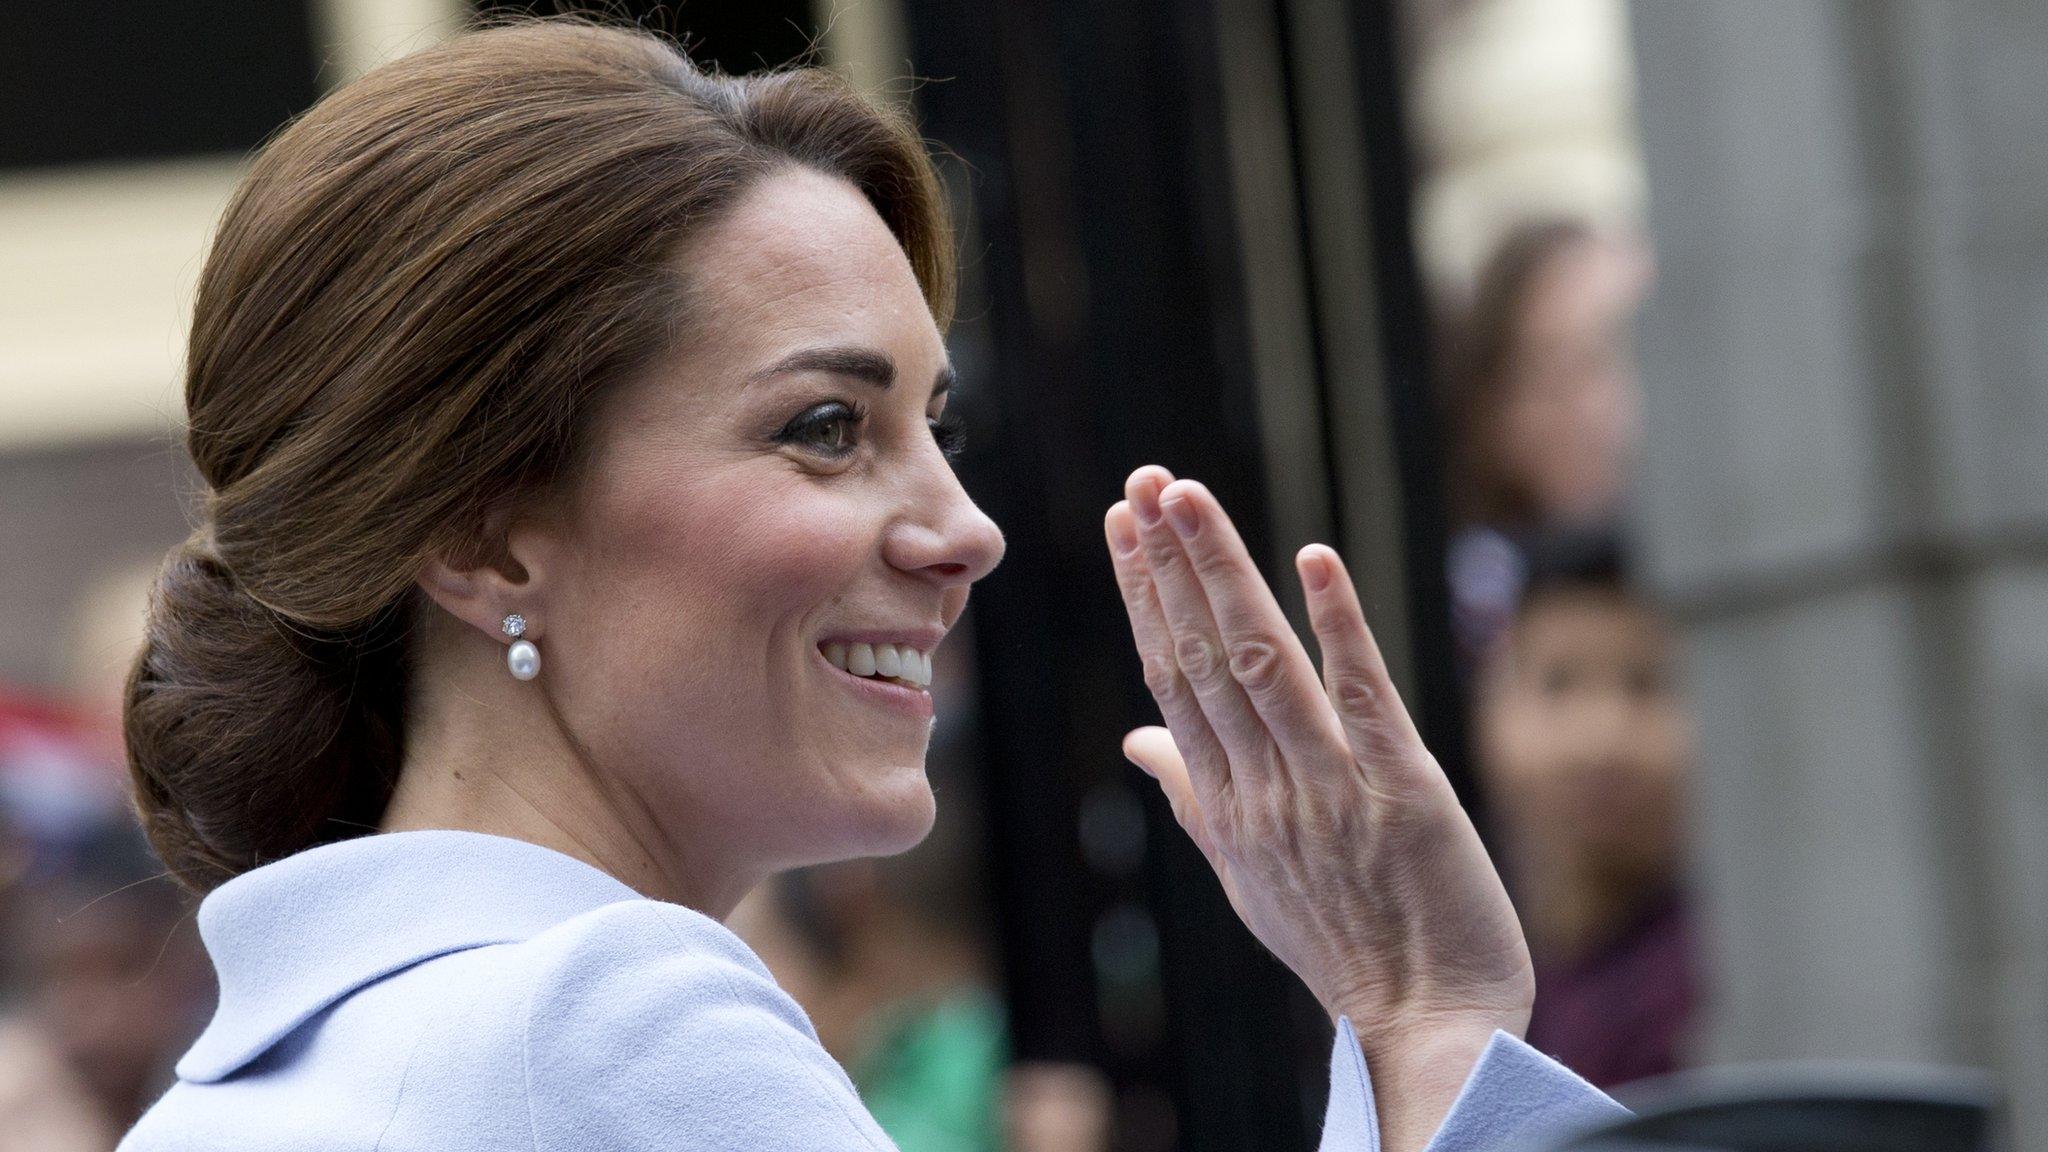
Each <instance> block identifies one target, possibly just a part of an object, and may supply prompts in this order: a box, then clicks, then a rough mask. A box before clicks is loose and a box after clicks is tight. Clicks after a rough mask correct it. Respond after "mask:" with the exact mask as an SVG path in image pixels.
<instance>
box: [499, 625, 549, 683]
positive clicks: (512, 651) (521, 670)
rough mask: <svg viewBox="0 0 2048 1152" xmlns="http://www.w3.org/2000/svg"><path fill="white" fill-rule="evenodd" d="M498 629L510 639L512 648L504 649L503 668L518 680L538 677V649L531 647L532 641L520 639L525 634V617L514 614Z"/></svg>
mask: <svg viewBox="0 0 2048 1152" xmlns="http://www.w3.org/2000/svg"><path fill="white" fill-rule="evenodd" d="M498 627H500V628H501V629H503V630H504V632H505V635H507V636H510V637H512V646H511V647H510V648H507V649H505V667H506V668H507V669H509V670H510V671H511V673H512V675H513V676H514V677H515V678H517V679H520V680H531V679H533V678H534V677H535V676H538V675H540V649H538V648H536V647H534V646H533V641H531V640H522V639H520V637H521V636H524V635H525V634H526V617H524V616H521V615H520V614H519V613H517V612H514V613H512V614H511V615H509V616H507V617H505V622H504V623H503V624H500V625H499V626H498Z"/></svg>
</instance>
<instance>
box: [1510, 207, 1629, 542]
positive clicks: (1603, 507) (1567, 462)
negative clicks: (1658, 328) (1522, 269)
mask: <svg viewBox="0 0 2048 1152" xmlns="http://www.w3.org/2000/svg"><path fill="white" fill-rule="evenodd" d="M1649 275H1650V273H1649V260H1648V258H1647V256H1646V255H1645V254H1644V253H1643V252H1642V251H1641V250H1640V249H1639V248H1637V247H1635V246H1634V245H1632V244H1628V243H1623V242H1621V241H1612V240H1606V239H1598V240H1587V241H1581V242H1578V243H1573V244H1570V245H1568V246H1566V247H1565V248H1563V249H1560V250H1559V251H1558V252H1556V253H1555V254H1554V255H1552V256H1551V257H1550V258H1549V259H1548V260H1546V261H1545V262H1544V264H1543V267H1542V268H1541V269H1540V270H1538V271H1537V272H1536V273H1535V275H1534V277H1533V278H1532V280H1531V282H1530V284H1529V288H1528V292H1527V295H1526V297H1525V299H1524V301H1523V304H1522V307H1521V309H1520V313H1519V315H1518V316H1517V317H1516V318H1515V335H1514V348H1515V355H1514V357H1513V360H1512V363H1511V364H1510V365H1509V367H1508V370H1507V374H1506V379H1504V380H1503V381H1502V384H1503V395H1502V402H1501V408H1500V412H1499V429H1498V431H1499V442H1498V443H1497V444H1496V445H1495V446H1494V450H1495V452H1496V454H1497V455H1498V456H1499V457H1500V458H1501V460H1502V461H1503V463H1504V466H1505V467H1506V468H1507V470H1508V472H1509V474H1510V475H1511V476H1513V477H1514V478H1515V479H1516V481H1517V482H1519V483H1520V484H1521V486H1522V487H1523V489H1524V492H1525V494H1526V496H1527V497H1528V499H1529V500H1530V501H1532V502H1533V503H1534V504H1535V511H1536V512H1537V513H1538V514H1539V515H1541V516H1542V517H1543V518H1545V519H1560V520H1598V519H1601V518H1603V517H1606V516H1609V515H1612V514H1613V512H1614V509H1615V507H1616V506H1617V505H1618V504H1619V503H1620V502H1621V499H1622V495H1623V491H1624V489H1625V488H1626V487H1627V483H1628V474H1629V469H1630V467H1631V465H1632V464H1633V462H1634V459H1633V458H1634V455H1635V452H1636V447H1637V441H1638V440H1639V439H1640V438H1641V430H1640V428H1639V426H1638V425H1639V422H1640V416H1639V409H1640V407H1641V403H1640V397H1639V395H1638V393H1639V391H1640V386H1639V384H1638V382H1637V380H1636V375H1635V361H1634V353H1633V351H1632V349H1631V340H1630V326H1631V325H1632V323H1633V322H1634V319H1635V313H1636V310H1637V308H1638V306H1639V305H1640V304H1641V302H1642V297H1643V293H1644V292H1645V291H1646V290H1647V288H1648V284H1649Z"/></svg>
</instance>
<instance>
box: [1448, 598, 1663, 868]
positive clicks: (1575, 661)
mask: <svg viewBox="0 0 2048 1152" xmlns="http://www.w3.org/2000/svg"><path fill="white" fill-rule="evenodd" d="M1672 661H1673V653H1672V641H1671V637H1670V634H1669V630H1668V629H1667V627H1666V625H1665V623H1664V621H1663V620H1662V619H1661V618H1660V617H1659V616H1658V615H1657V614H1656V613H1655V612H1654V611H1652V610H1651V609H1650V608H1649V607H1648V606H1647V605H1645V604H1643V603H1641V602H1639V601H1637V600H1635V599H1633V598H1631V597H1629V596H1628V595H1626V594H1625V593H1623V592H1621V591H1619V590H1612V589H1605V588H1599V587H1593V586H1586V587H1572V586H1564V587H1558V588H1553V589H1547V590H1543V591H1539V592H1537V593H1536V594H1535V595H1533V596H1532V597H1531V599H1530V601H1529V603H1528V604H1526V605H1525V606H1524V607H1523V610H1522V612H1521V615H1520V616H1519V618H1518V619H1517V620H1516V622H1515V624H1514V626H1513V628H1512V629H1511V631H1510V633H1509V635H1508V637H1507V639H1506V642H1505V643H1503V644H1502V645H1501V646H1500V647H1499V648H1498V649H1497V650H1496V651H1495V653H1494V656H1493V661H1492V663H1491V665H1490V666H1489V667H1488V668H1486V669H1485V670H1484V672H1483V674H1482V677H1481V683H1480V686H1479V691H1478V696H1477V700H1476V704H1477V709H1476V715H1475V736H1476V737H1477V742H1478V751H1479V752H1480V761H1481V766H1482V769H1483V772H1484V775H1485V783H1486V788H1487V792H1488V795H1489V797H1491V798H1492V799H1493V801H1494V802H1495V803H1496V804H1497V805H1498V806H1499V808H1500V809H1501V810H1502V814H1503V815H1504V817H1505V818H1506V821H1507V823H1508V826H1509V833H1510V836H1511V838H1513V839H1516V840H1518V841H1521V842H1522V843H1523V844H1524V845H1525V846H1528V845H1529V844H1530V843H1531V842H1532V841H1533V842H1534V843H1535V845H1536V846H1537V847H1538V850H1539V851H1544V852H1546V853H1547V854H1549V855H1551V856H1553V857H1554V856H1555V855H1557V854H1559V853H1564V854H1569V855H1570V856H1572V857H1573V858H1574V859H1576V860H1578V861H1580V862H1582V863H1585V864H1589V865H1592V866H1594V867H1596V868H1600V869H1602V870H1605V871H1609V872H1615V873H1621V874H1636V875H1651V874H1662V873H1664V872H1665V871H1666V870H1668V869H1669V868H1671V867H1672V866H1673V865H1674V863H1675V860H1676V857H1677V855H1678V850H1679V836H1680V831H1681V829H1680V818H1681V804H1682V800H1683V792H1684V786H1685V773H1686V771H1687V770H1688V768H1689V766H1690V764H1691V762H1692V754H1693V744H1692V740H1693V736H1692V728H1691V723H1690V720H1689V718H1688V715H1687V713H1686V710H1685V707H1684V703H1683V701H1682V699H1681V698H1680V695H1679V692H1678V690H1677V688H1676V685H1675V684H1674V674H1673V669H1672Z"/></svg>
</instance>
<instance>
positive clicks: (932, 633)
mask: <svg viewBox="0 0 2048 1152" xmlns="http://www.w3.org/2000/svg"><path fill="white" fill-rule="evenodd" d="M945 638H946V630H945V629H944V628H851V629H847V630H844V631H836V632H827V633H825V634H823V635H821V636H819V637H818V646H819V647H823V646H825V645H827V644H835V643H837V644H894V645H896V646H898V647H909V648H915V649H917V650H918V651H919V652H930V651H931V650H932V649H934V648H937V647H938V646H939V641H941V640H944V639H945Z"/></svg>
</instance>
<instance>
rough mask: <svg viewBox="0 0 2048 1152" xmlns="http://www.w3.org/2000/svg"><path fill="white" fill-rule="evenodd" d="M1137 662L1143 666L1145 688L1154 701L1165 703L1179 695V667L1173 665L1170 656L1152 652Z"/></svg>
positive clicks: (1145, 654) (1164, 653)
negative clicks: (1149, 691) (1148, 690)
mask: <svg viewBox="0 0 2048 1152" xmlns="http://www.w3.org/2000/svg"><path fill="white" fill-rule="evenodd" d="M1139 660H1140V663H1142V664H1143V665H1144V670H1145V687H1147V688H1149V689H1151V690H1152V695H1153V696H1154V697H1155V698H1156V699H1158V700H1159V701H1160V702H1161V703H1165V702H1166V701H1169V700H1172V699H1175V698H1176V697H1178V696H1179V695H1180V683H1181V681H1180V666H1179V665H1178V664H1176V663H1174V659H1173V656H1172V655H1171V654H1169V653H1166V652H1160V651H1156V650H1154V651H1150V652H1146V653H1144V654H1143V655H1142V656H1141V657H1140V658H1139Z"/></svg>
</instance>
